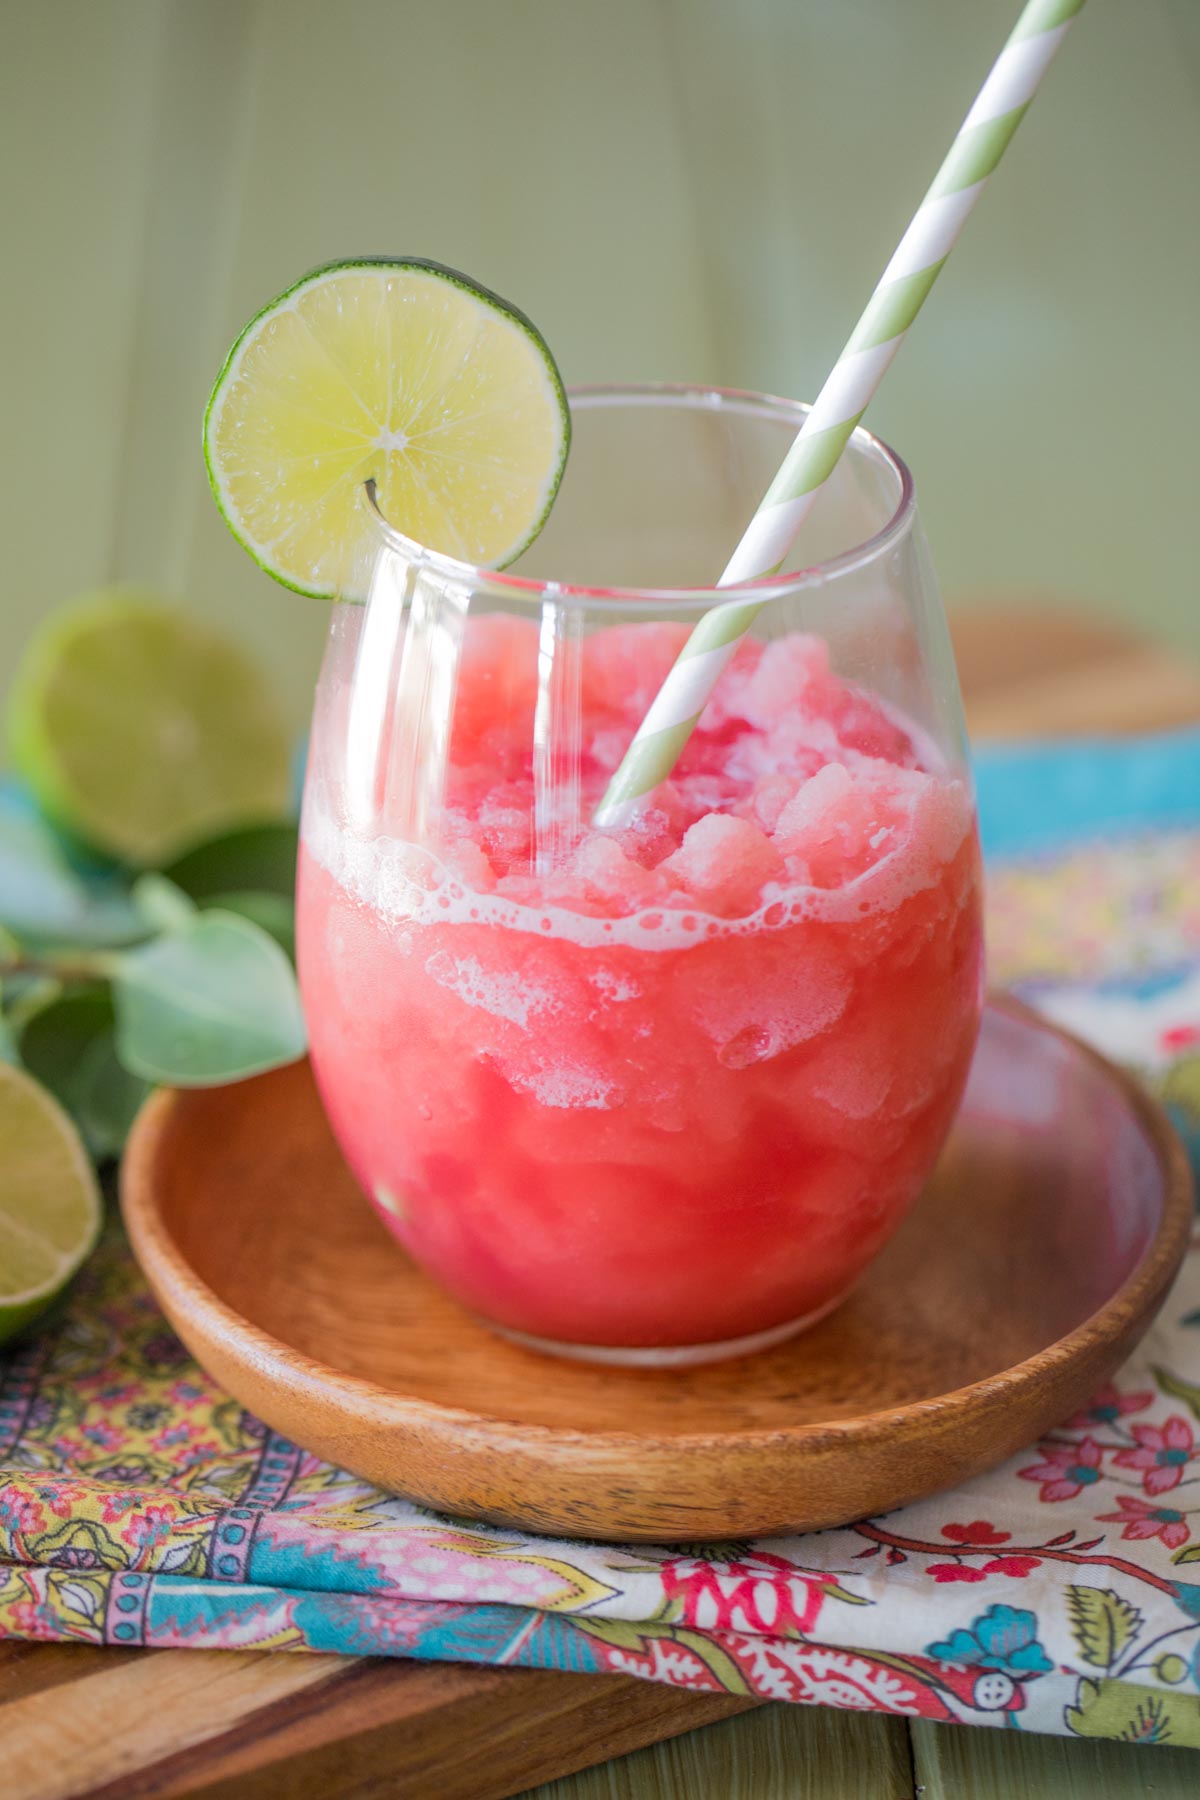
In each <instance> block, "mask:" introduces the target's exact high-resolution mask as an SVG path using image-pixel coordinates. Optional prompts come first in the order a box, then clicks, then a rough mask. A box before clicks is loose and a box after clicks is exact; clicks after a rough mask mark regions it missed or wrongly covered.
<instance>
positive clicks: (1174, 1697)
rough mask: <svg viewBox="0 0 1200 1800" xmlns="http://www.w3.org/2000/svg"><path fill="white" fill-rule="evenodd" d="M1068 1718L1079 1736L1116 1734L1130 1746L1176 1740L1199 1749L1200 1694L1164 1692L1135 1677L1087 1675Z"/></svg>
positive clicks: (1098, 1736)
mask: <svg viewBox="0 0 1200 1800" xmlns="http://www.w3.org/2000/svg"><path fill="white" fill-rule="evenodd" d="M1063 1718H1064V1721H1065V1723H1066V1725H1067V1728H1068V1729H1069V1730H1070V1731H1073V1732H1074V1733H1075V1735H1076V1736H1077V1737H1092V1738H1117V1739H1118V1740H1120V1741H1121V1742H1123V1743H1127V1744H1177V1745H1179V1746H1180V1747H1181V1748H1191V1749H1200V1697H1197V1696H1196V1695H1195V1694H1179V1693H1174V1694H1173V1693H1164V1692H1162V1691H1161V1690H1159V1689H1157V1688H1147V1687H1139V1686H1138V1685H1137V1684H1136V1683H1134V1682H1131V1681H1112V1680H1101V1681H1092V1680H1089V1679H1088V1678H1087V1677H1084V1678H1083V1679H1082V1680H1081V1681H1080V1683H1079V1688H1078V1691H1077V1693H1076V1696H1075V1705H1074V1706H1068V1707H1066V1708H1064V1711H1063Z"/></svg>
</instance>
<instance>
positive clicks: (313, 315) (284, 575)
mask: <svg viewBox="0 0 1200 1800" xmlns="http://www.w3.org/2000/svg"><path fill="white" fill-rule="evenodd" d="M569 437H570V423H569V412H568V408H567V402H566V396H565V393H564V391H563V386H562V382H561V380H560V377H559V374H558V370H557V369H556V367H555V365H554V361H553V358H552V357H551V355H550V352H549V350H548V348H547V346H546V344H545V342H544V340H543V339H542V337H541V336H540V334H539V333H538V332H537V330H536V329H535V327H534V326H533V325H532V324H531V323H530V322H529V320H528V319H526V318H525V317H524V315H523V314H521V313H519V312H518V311H517V310H516V309H515V308H513V307H510V306H509V305H508V304H507V303H506V302H505V301H502V300H500V299H498V298H497V296H496V295H494V294H491V293H489V292H488V291H487V290H486V289H484V288H480V287H478V286H476V284H475V283H473V282H471V281H469V280H468V279H467V277H465V276H462V275H459V274H457V273H456V272H455V271H453V270H450V269H444V268H442V267H440V266H439V265H438V264H434V263H425V262H418V261H411V260H398V261H384V260H379V261H360V262H352V263H338V264H331V265H330V266H328V267H327V268H323V269H318V270H316V271H315V272H314V273H313V274H311V275H308V276H306V277H305V278H304V280H302V281H300V282H299V283H297V285H296V286H295V287H293V288H291V289H289V290H288V291H287V292H286V293H285V294H282V295H281V296H280V297H279V298H278V299H277V300H274V301H273V302H272V303H271V304H270V305H269V306H268V307H266V308H265V309H264V311H262V312H261V313H259V314H258V316H257V317H256V318H255V319H253V320H252V321H251V323H250V324H249V325H248V326H247V327H246V329H245V330H244V331H243V333H242V335H241V336H240V337H239V338H238V340H237V342H236V344H235V345H234V347H233V349H232V351H231V352H230V355H229V359H228V361H227V362H226V364H225V367H224V369H223V370H222V372H221V374H220V376H219V378H218V380H217V384H216V386H215V388H214V389H213V394H212V398H211V400H210V401H209V407H208V413H207V416H206V418H205V429H204V441H205V457H206V461H207V464H208V471H209V478H210V481H211V483H212V488H213V493H214V495H215V497H216V501H217V505H218V506H219V507H220V509H221V512H222V513H223V515H224V517H225V520H226V523H227V524H228V525H229V528H230V530H231V531H232V532H233V534H234V536H235V537H236V538H237V539H238V541H239V542H240V543H241V544H242V545H243V547H244V548H245V549H246V550H248V551H249V552H250V554H251V556H253V557H254V558H255V560H256V561H257V562H258V563H259V564H260V565H261V566H262V567H263V568H264V569H265V570H266V571H267V573H268V574H271V575H273V576H275V577H276V579H277V580H279V581H282V582H284V583H285V584H286V585H287V586H289V587H294V588H297V589H299V590H300V592H302V593H307V594H313V595H319V596H335V595H336V596H341V597H343V598H350V599H361V598H363V597H364V596H365V593H366V590H367V587H368V585H369V582H370V573H371V569H372V567H373V564H374V560H375V535H374V534H375V531H376V526H375V524H374V522H373V521H372V519H371V517H370V515H369V512H368V510H367V508H366V507H365V506H364V503H363V487H364V483H365V482H366V481H367V480H368V479H370V478H374V480H375V483H376V491H377V496H378V503H379V506H380V509H381V511H382V513H383V515H384V517H385V518H386V519H387V520H388V521H389V523H390V524H392V525H393V526H394V527H395V528H396V529H397V530H398V531H400V532H401V533H403V534H404V535H405V536H406V537H409V538H412V539H415V540H416V541H417V542H418V543H420V544H422V545H424V546H426V547H427V548H429V549H432V550H436V551H439V552H441V553H442V554H444V555H447V556H452V557H455V558H457V559H459V560H461V561H464V562H468V563H472V564H475V565H477V566H482V567H502V566H504V565H505V564H507V563H510V562H512V561H513V560H514V559H515V558H516V557H517V556H519V555H520V553H521V551H522V550H523V549H524V548H525V547H526V545H528V544H529V543H530V542H531V541H532V539H533V538H534V537H535V536H536V535H537V532H538V531H539V529H540V528H541V525H542V522H543V521H544V519H545V516H546V513H547V511H548V510H549V507H550V504H551V502H552V501H553V499H554V495H555V492H556V490H557V487H558V482H559V479H560V476H561V474H562V468H563V464H564V462H565V459H566V453H567V446H568V442H569Z"/></svg>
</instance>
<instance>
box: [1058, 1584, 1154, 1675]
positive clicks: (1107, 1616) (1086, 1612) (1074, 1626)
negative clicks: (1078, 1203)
mask: <svg viewBox="0 0 1200 1800" xmlns="http://www.w3.org/2000/svg"><path fill="white" fill-rule="evenodd" d="M1067 1610H1068V1612H1069V1614H1070V1618H1071V1631H1072V1633H1073V1635H1074V1638H1075V1642H1076V1643H1077V1644H1078V1646H1079V1654H1080V1655H1081V1656H1082V1657H1083V1660H1084V1661H1085V1662H1090V1663H1092V1664H1094V1665H1095V1667H1096V1668H1098V1669H1111V1668H1112V1666H1113V1664H1114V1663H1115V1662H1116V1660H1117V1657H1118V1656H1119V1655H1120V1654H1121V1651H1122V1650H1123V1649H1124V1648H1125V1645H1126V1644H1128V1643H1129V1642H1130V1640H1131V1639H1132V1638H1135V1637H1136V1636H1137V1634H1138V1632H1139V1631H1140V1630H1141V1628H1142V1625H1143V1623H1144V1621H1143V1618H1142V1615H1141V1613H1140V1612H1139V1611H1138V1609H1137V1607H1136V1606H1134V1605H1133V1604H1132V1603H1131V1602H1130V1601H1128V1600H1124V1599H1122V1597H1121V1596H1120V1594H1117V1593H1114V1592H1113V1590H1112V1588H1093V1587H1072V1588H1069V1589H1068V1590H1067Z"/></svg>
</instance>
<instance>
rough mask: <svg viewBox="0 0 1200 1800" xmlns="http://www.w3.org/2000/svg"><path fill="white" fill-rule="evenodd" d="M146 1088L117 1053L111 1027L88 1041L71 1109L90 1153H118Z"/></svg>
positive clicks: (141, 1079) (127, 1134)
mask: <svg viewBox="0 0 1200 1800" xmlns="http://www.w3.org/2000/svg"><path fill="white" fill-rule="evenodd" d="M149 1092H150V1083H149V1082H148V1081H146V1080H144V1079H143V1078H142V1076H140V1075H133V1074H131V1073H130V1071H129V1070H128V1069H127V1068H125V1066H124V1064H123V1063H122V1062H121V1060H120V1058H119V1057H118V1055H117V1034H116V1031H115V1030H110V1031H106V1032H104V1033H103V1034H102V1035H101V1036H100V1037H97V1038H96V1039H95V1040H94V1041H93V1042H92V1043H91V1044H89V1046H88V1048H87V1049H86V1050H85V1051H84V1053H83V1056H82V1057H81V1059H80V1064H79V1082H78V1090H77V1097H76V1104H75V1108H74V1110H75V1116H76V1118H77V1119H78V1121H79V1128H80V1130H81V1131H82V1133H83V1137H84V1141H85V1142H86V1143H87V1146H88V1148H89V1149H90V1150H91V1152H92V1155H93V1156H95V1157H96V1158H97V1159H99V1160H103V1159H104V1158H105V1157H110V1156H119V1155H120V1154H121V1151H122V1150H123V1149H124V1148H125V1139H126V1138H127V1137H128V1136H129V1132H130V1128H131V1127H132V1125H133V1121H134V1119H135V1118H136V1117H137V1115H138V1112H139V1110H140V1109H141V1106H142V1102H143V1101H144V1100H145V1098H146V1096H147V1095H148V1094H149Z"/></svg>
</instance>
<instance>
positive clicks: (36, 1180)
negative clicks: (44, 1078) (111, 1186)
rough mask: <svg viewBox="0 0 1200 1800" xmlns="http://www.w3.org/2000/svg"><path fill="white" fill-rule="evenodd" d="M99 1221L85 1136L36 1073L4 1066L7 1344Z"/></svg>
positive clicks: (89, 1244) (1, 1262)
mask: <svg viewBox="0 0 1200 1800" xmlns="http://www.w3.org/2000/svg"><path fill="white" fill-rule="evenodd" d="M100 1219H101V1206H100V1192H99V1189H98V1188H97V1186H96V1177H95V1174H94V1173H93V1170H92V1165H91V1163H90V1162H89V1161H88V1157H87V1152H86V1151H85V1150H84V1147H83V1144H82V1143H81V1141H80V1138H79V1133H78V1132H77V1131H76V1130H75V1127H74V1126H73V1125H72V1123H71V1121H70V1119H68V1117H67V1115H66V1113H65V1112H64V1111H63V1110H62V1108H61V1106H59V1104H58V1102H57V1101H56V1100H52V1099H51V1098H50V1095H49V1094H48V1093H47V1092H46V1090H45V1089H44V1088H42V1087H39V1086H38V1084H37V1082H36V1081H34V1080H33V1079H32V1077H31V1076H29V1075H26V1074H24V1073H23V1071H22V1070H20V1069H14V1068H12V1067H10V1066H9V1065H8V1064H6V1063H0V1343H2V1342H4V1340H5V1339H7V1338H10V1337H12V1335H13V1333H14V1332H17V1331H20V1329H21V1327H22V1326H23V1325H27V1324H29V1322H30V1320H31V1319H35V1318H36V1317H37V1315H38V1314H39V1313H40V1312H43V1311H44V1310H45V1309H46V1307H47V1306H49V1305H50V1302H51V1301H52V1300H53V1299H54V1298H55V1296H56V1295H57V1294H60V1293H61V1292H62V1290H63V1288H64V1287H65V1286H66V1285H67V1283H68V1281H70V1279H71V1277H72V1275H74V1273H75V1271H76V1270H77V1269H78V1268H79V1266H80V1264H81V1263H82V1262H83V1261H84V1260H85V1258H86V1257H87V1256H88V1254H89V1253H90V1251H91V1250H92V1248H93V1246H94V1245H95V1242H96V1239H97V1237H98V1236H99V1233H100Z"/></svg>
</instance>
